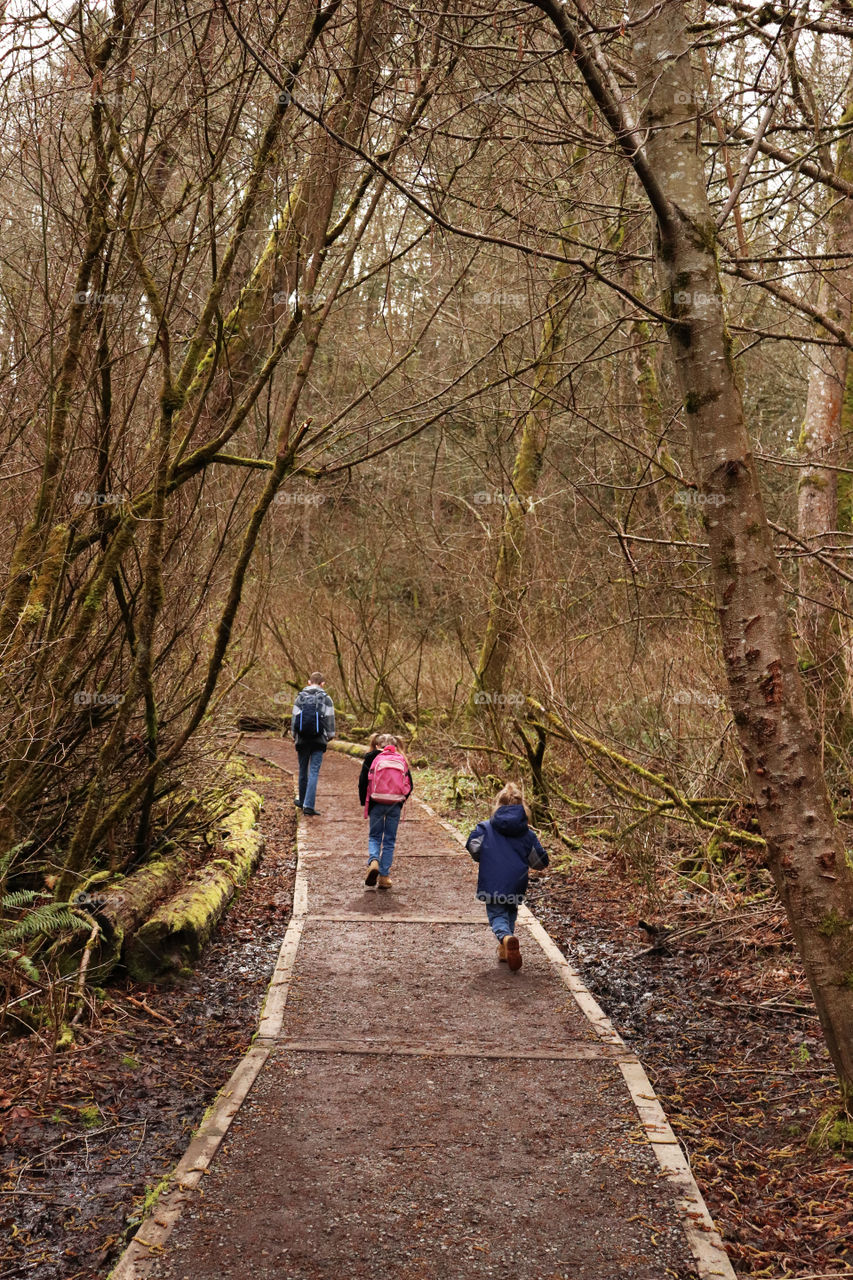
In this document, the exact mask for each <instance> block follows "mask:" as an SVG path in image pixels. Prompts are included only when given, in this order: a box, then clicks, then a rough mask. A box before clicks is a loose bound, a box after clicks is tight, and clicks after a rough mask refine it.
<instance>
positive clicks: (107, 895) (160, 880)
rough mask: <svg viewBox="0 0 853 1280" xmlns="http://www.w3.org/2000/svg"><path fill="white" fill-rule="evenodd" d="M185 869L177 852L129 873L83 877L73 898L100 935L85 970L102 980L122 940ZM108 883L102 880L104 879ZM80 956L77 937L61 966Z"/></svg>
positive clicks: (167, 893)
mask: <svg viewBox="0 0 853 1280" xmlns="http://www.w3.org/2000/svg"><path fill="white" fill-rule="evenodd" d="M186 873H187V859H186V858H185V857H184V856H183V855H182V854H179V853H175V854H172V855H170V856H169V857H164V858H159V859H158V860H157V861H156V862H150V863H148V865H147V866H145V867H140V869H139V870H138V871H134V872H133V874H132V875H129V876H125V877H124V878H122V879H118V880H115V879H111V878H110V875H109V873H108V872H101V873H99V874H98V875H96V876H93V877H92V879H91V880H89V881H87V883H86V885H85V886H84V888H83V890H81V892H80V893H79V894H78V895H77V896H76V898H75V899H74V901H75V903H77V904H79V905H80V906H82V907H83V908H84V910H86V911H87V912H89V914H90V915H92V916H93V917H94V919H95V920H97V922H98V924H99V925H100V927H101V933H100V937H99V939H98V942H97V944H96V946H95V948H94V953H93V955H92V959H91V961H90V964H89V968H88V973H89V978H90V979H91V980H97V982H103V980H104V979H105V978H106V977H108V976H109V974H110V973H111V972H112V970H113V969H114V968H115V967H116V965H117V964H118V962H119V960H120V959H121V953H122V950H123V948H124V940H125V938H126V937H128V936H129V935H130V934H132V933H134V932H135V931H136V930H137V929H138V928H139V927H140V925H141V924H143V923H144V922H145V921H146V920H147V919H148V917H149V916H150V915H151V913H152V912H153V911H154V909H155V908H156V906H157V905H158V903H160V902H162V901H163V900H164V898H168V897H170V896H171V895H172V894H173V893H174V892H175V890H176V889H177V888H178V886H179V884H180V883H181V880H182V879H184V877H185V876H186ZM107 880H108V881H109V883H105V882H106V881H107ZM79 958H80V941H79V939H75V941H74V944H73V950H69V951H68V953H67V955H66V956H65V957H64V958H63V961H62V968H63V969H69V970H70V969H71V968H73V967H74V966H75V965H76V964H77V963H78V961H79Z"/></svg>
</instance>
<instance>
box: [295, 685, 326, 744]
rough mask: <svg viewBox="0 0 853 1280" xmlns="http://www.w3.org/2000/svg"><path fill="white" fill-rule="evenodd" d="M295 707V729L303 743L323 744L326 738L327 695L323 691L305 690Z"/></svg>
mask: <svg viewBox="0 0 853 1280" xmlns="http://www.w3.org/2000/svg"><path fill="white" fill-rule="evenodd" d="M299 698H300V701H299V703H298V705H294V708H293V717H294V721H295V725H294V727H295V729H296V732H297V733H298V734H299V737H300V739H301V740H302V741H303V742H323V741H324V740H325V737H326V733H325V727H324V726H325V719H326V695H325V693H324V692H323V690H322V689H303V691H302V693H300V695H299Z"/></svg>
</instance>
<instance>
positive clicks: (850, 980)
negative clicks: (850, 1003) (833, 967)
mask: <svg viewBox="0 0 853 1280" xmlns="http://www.w3.org/2000/svg"><path fill="white" fill-rule="evenodd" d="M841 985H842V986H843V987H846V988H847V990H848V991H853V969H850V970H849V972H847V973H845V975H844V980H843V982H842V984H841Z"/></svg>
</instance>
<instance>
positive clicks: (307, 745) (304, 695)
mask: <svg viewBox="0 0 853 1280" xmlns="http://www.w3.org/2000/svg"><path fill="white" fill-rule="evenodd" d="M325 683H326V681H325V679H324V677H323V673H322V672H321V671H312V672H311V676H310V678H309V680H308V684H307V685H306V686H305V688H304V689H303V690H302V691H301V693H298V694H297V695H296V701H295V702H294V704H293V715H292V716H291V718H290V732H291V735H292V737H293V745H294V747H295V748H296V754H297V756H298V758H299V799H298V800H294V802H293V803H294V804H295V805H296V807H297V809H301V810H302V812H303V813H307V814H309V815H310V816H311V817H316V816H317V810H316V809H315V807H314V805H315V801H316V799H317V779H318V777H319V776H320V765H321V764H322V763H323V753H324V751H325V750H326V744H327V743H328V742H330V741H331V740H332V738H334V736H335V704H334V703H333V702H332V699H331V698H330V697H329V695H328V694H327V693H326V690H325V689H324V687H323V686H324V685H325Z"/></svg>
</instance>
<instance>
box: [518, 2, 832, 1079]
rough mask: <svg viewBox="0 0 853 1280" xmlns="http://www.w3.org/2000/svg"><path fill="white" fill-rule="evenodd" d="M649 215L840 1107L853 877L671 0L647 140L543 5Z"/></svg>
mask: <svg viewBox="0 0 853 1280" xmlns="http://www.w3.org/2000/svg"><path fill="white" fill-rule="evenodd" d="M539 7H540V8H542V9H543V10H544V11H545V12H546V13H548V14H549V16H550V17H551V19H552V21H553V22H554V24H555V26H556V27H557V30H558V31H559V32H560V34H561V36H562V39H563V43H564V44H565V45H566V47H567V48H568V49H569V50H570V51H571V52H572V54H573V55H574V59H575V65H576V66H577V67H578V69H579V70H580V72H581V74H582V75H583V77H584V79H585V81H586V83H587V85H588V87H589V89H590V91H591V92H592V94H593V96H594V98H595V100H596V102H597V104H598V106H599V109H600V110H601V112H602V115H603V116H604V117H605V119H606V120H607V122H608V124H609V126H610V127H611V129H612V130H613V133H614V136H615V138H616V140H617V142H618V144H619V146H620V147H621V148H622V149H623V151H624V153H625V155H626V157H627V158H628V159H629V160H630V162H631V164H632V165H633V166H634V169H635V172H636V173H637V176H638V178H639V179H640V181H641V183H642V185H643V188H644V190H645V192H646V195H647V197H648V199H649V202H650V204H651V206H652V209H653V211H654V213H655V217H656V241H655V258H656V265H657V271H658V278H659V283H660V285H661V288H662V291H663V294H664V310H665V311H666V313H667V314H668V315H669V316H670V317H671V320H670V323H669V325H668V333H669V340H670V346H671V350H672V355H673V359H674V362H675V368H676V372H677V377H678V382H679V388H680V391H681V394H682V397H683V404H684V412H685V418H686V421H687V424H688V429H689V433H690V439H691V446H692V453H693V464H694V467H695V475H696V479H697V482H698V484H699V487H700V490H701V492H702V494H703V496H704V498H705V502H704V508H705V511H706V512H707V515H706V517H705V519H706V527H707V534H708V544H709V550H710V558H711V572H712V578H713V583H714V591H715V597H716V603H717V612H718V618H719V624H720V630H721V634H722V645H723V657H724V661H725V666H726V674H727V678H728V687H729V699H730V703H731V707H732V711H733V714H734V720H735V724H736V726H737V731H738V737H739V741H740V745H741V749H742V751H743V754H744V757H745V764H746V768H747V772H748V776H749V781H750V786H751V789H752V794H753V797H754V800H755V804H756V809H757V813H758V817H759V821H760V823H761V831H762V835H763V836H764V838H765V840H766V841H767V849H766V862H767V866H768V867H769V869H770V871H771V874H772V876H773V879H774V882H775V884H776V887H777V889H778V892H779V895H780V898H781V900H782V902H783V904H784V906H785V910H786V913H787V915H788V919H789V922H790V925H791V928H792V931H793V934H794V938H795V940H796V943H797V947H798V949H799V952H800V956H801V958H802V960H803V964H804V967H805V971H806V975H807V977H808V981H809V984H810V986H811V989H812V993H813V995H814V1000H815V1004H816V1007H817V1011H818V1014H819V1017H820V1022H821V1026H822V1028H823V1032H824V1035H825V1037H826V1042H827V1047H828V1049H829V1052H830V1055H831V1057H832V1061H833V1064H834V1066H835V1069H836V1071H837V1073H838V1076H839V1080H840V1082H841V1085H842V1091H843V1093H844V1095H845V1098H848V1099H849V1098H850V1097H853V869H851V866H850V864H849V863H848V861H847V858H846V854H845V849H844V843H843V840H842V837H841V833H840V831H839V829H838V826H837V824H836V821H835V817H834V814H833V812H832V806H831V803H830V799H829V794H828V792H827V788H826V783H825V780H824V777H823V773H822V771H821V767H820V759H819V755H818V751H817V743H816V738H815V733H814V729H813V726H812V725H811V723H810V721H809V716H808V711H807V708H806V699H805V690H804V687H803V683H802V680H801V679H800V674H799V670H798V667H797V657H796V653H795V650H794V644H793V639H792V636H791V631H790V627H789V625H788V617H787V612H786V608H785V593H784V588H783V583H782V578H781V575H780V571H779V565H778V562H777V560H776V556H775V552H774V550H773V543H772V539H771V536H770V530H769V527H768V524H767V518H766V514H765V511H764V504H763V500H762V497H761V492H760V488H759V483H758V474H757V470H756V466H755V460H754V457H753V454H752V450H751V447H750V441H749V437H748V434H747V430H746V425H745V422H744V415H743V405H742V402H741V397H740V391H739V389H738V386H737V381H736V378H735V372H734V367H733V363H732V357H731V351H730V344H729V335H728V332H727V329H726V323H725V318H724V314H723V304H722V290H721V288H720V280H719V274H718V270H717V259H716V247H717V230H716V226H715V222H714V218H713V216H712V213H711V209H710V206H709V203H708V196H707V191H706V185H705V172H704V161H703V158H702V155H701V151H700V142H701V126H700V122H699V120H698V113H697V107H696V93H695V85H694V75H693V68H692V66H691V62H690V54H689V48H688V41H687V17H686V13H685V9H684V6H683V4H682V3H681V0H664V3H663V4H662V5H661V6H659V7H657V8H653V9H652V10H651V11H649V12H650V16H649V17H648V18H645V19H643V18H642V17H641V16H640V17H639V25H638V26H637V27H636V28H635V36H634V39H635V44H634V50H635V56H636V59H637V63H638V77H639V94H640V99H641V103H642V120H641V124H642V132H641V131H640V130H638V129H637V128H636V127H635V126H634V123H633V121H632V120H631V119H630V117H629V115H628V112H627V110H626V108H625V106H624V104H623V103H622V101H621V99H620V97H619V90H618V87H617V85H616V82H615V79H614V77H613V76H612V75H611V74H610V72H609V70H608V68H607V67H606V64H605V63H604V59H603V55H602V54H601V52H600V50H599V48H598V47H597V45H596V43H595V40H594V37H591V38H590V37H588V36H587V35H586V34H585V33H584V34H583V35H582V34H581V33H580V32H579V31H578V30H577V29H576V28H575V27H574V25H573V24H572V22H571V20H570V18H569V16H568V13H567V11H566V9H565V8H564V7H563V6H562V5H560V4H558V3H556V0H540V6H539Z"/></svg>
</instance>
